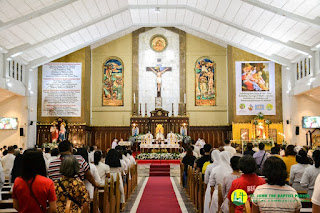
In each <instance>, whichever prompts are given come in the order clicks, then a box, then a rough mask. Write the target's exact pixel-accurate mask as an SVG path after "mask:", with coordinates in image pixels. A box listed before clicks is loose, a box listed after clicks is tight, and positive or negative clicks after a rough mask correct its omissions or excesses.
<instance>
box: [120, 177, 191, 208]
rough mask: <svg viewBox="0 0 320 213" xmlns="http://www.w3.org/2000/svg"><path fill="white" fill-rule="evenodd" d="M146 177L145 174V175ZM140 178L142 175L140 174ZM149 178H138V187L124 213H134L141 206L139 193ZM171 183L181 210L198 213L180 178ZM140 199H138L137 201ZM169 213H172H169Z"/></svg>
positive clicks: (173, 178)
mask: <svg viewBox="0 0 320 213" xmlns="http://www.w3.org/2000/svg"><path fill="white" fill-rule="evenodd" d="M144 175H145V173H144ZM139 176H140V174H139ZM147 179H148V177H145V176H143V177H138V186H137V188H136V190H135V191H134V192H133V193H132V195H131V197H130V199H129V201H128V203H127V205H126V207H125V210H124V211H123V212H124V213H130V212H131V213H134V212H135V211H136V209H137V207H138V205H139V201H140V199H141V194H142V193H140V195H139V192H141V190H142V189H144V186H145V184H146V182H147ZM171 181H172V182H173V188H174V190H175V193H176V195H177V199H178V202H179V205H180V207H181V210H182V212H183V213H186V212H188V213H196V210H195V208H194V206H193V204H192V203H191V202H190V199H189V198H188V196H187V194H186V192H185V190H184V189H183V187H182V186H181V185H180V178H179V177H177V176H175V177H171ZM137 198H138V199H137ZM167 213H170V211H168V212H167Z"/></svg>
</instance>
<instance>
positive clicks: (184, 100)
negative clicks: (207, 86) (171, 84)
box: [183, 93, 187, 103]
mask: <svg viewBox="0 0 320 213" xmlns="http://www.w3.org/2000/svg"><path fill="white" fill-rule="evenodd" d="M183 102H184V103H187V102H186V93H184V97H183Z"/></svg>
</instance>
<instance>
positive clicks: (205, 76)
mask: <svg viewBox="0 0 320 213" xmlns="http://www.w3.org/2000/svg"><path fill="white" fill-rule="evenodd" d="M215 67H216V65H215V63H214V61H213V60H212V59H211V58H209V57H201V58H198V60H197V61H196V65H195V72H196V106H215V105H216V86H215V84H216V82H215Z"/></svg>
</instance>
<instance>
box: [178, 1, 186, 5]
mask: <svg viewBox="0 0 320 213" xmlns="http://www.w3.org/2000/svg"><path fill="white" fill-rule="evenodd" d="M178 4H187V0H178Z"/></svg>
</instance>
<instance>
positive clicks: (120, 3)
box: [118, 0, 128, 8]
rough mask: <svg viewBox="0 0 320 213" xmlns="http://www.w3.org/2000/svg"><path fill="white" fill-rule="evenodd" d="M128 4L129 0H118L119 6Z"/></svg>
mask: <svg viewBox="0 0 320 213" xmlns="http://www.w3.org/2000/svg"><path fill="white" fill-rule="evenodd" d="M127 5H128V0H118V7H120V8H121V7H125V6H127Z"/></svg>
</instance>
